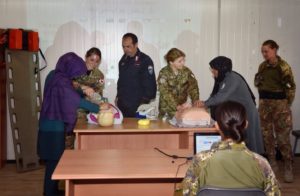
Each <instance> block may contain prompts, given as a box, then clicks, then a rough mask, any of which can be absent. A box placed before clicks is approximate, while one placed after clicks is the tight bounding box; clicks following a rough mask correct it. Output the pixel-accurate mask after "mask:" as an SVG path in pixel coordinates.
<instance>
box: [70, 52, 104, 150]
mask: <svg viewBox="0 0 300 196" xmlns="http://www.w3.org/2000/svg"><path fill="white" fill-rule="evenodd" d="M100 62H101V51H100V50H99V49H98V48H95V47H93V48H90V49H89V50H88V51H87V52H86V54H85V64H86V67H87V70H88V72H87V74H86V75H84V76H81V77H79V78H76V80H74V81H73V86H74V87H75V88H76V89H77V91H78V92H79V93H80V94H81V96H83V97H86V98H87V99H89V96H91V95H93V93H95V92H96V93H98V94H100V95H101V96H103V89H104V74H103V73H102V72H101V71H100V70H99V69H98V66H99V64H100ZM87 112H88V111H87V110H84V109H81V108H80V109H78V110H77V119H78V120H83V121H86V115H87ZM66 148H67V149H73V148H74V135H73V134H72V135H67V136H66Z"/></svg>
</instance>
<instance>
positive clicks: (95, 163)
mask: <svg viewBox="0 0 300 196" xmlns="http://www.w3.org/2000/svg"><path fill="white" fill-rule="evenodd" d="M165 152H167V153H169V154H176V155H179V156H191V154H190V152H189V151H188V150H165ZM185 162H186V160H185V159H172V158H170V157H167V156H165V155H163V154H161V153H160V152H158V151H156V150H155V149H147V150H66V151H65V152H64V154H63V155H62V158H61V159H60V161H59V163H58V166H57V167H56V169H55V171H54V173H53V175H52V178H53V179H56V180H64V179H65V180H76V179H103V180H111V179H172V178H173V179H174V178H183V177H184V175H185V172H186V170H187V167H188V163H187V164H183V163H185ZM180 164H183V165H182V166H180V167H179V170H178V174H177V175H176V172H177V169H178V166H179V165H180Z"/></svg>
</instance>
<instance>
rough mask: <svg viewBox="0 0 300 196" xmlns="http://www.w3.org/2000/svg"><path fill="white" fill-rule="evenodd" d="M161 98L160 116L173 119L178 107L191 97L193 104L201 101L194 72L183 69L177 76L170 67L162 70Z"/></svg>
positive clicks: (160, 73)
mask: <svg viewBox="0 0 300 196" xmlns="http://www.w3.org/2000/svg"><path fill="white" fill-rule="evenodd" d="M157 83H158V90H159V93H160V97H159V116H160V117H163V116H164V115H165V114H168V116H169V117H173V116H174V115H175V112H176V110H177V109H176V107H177V106H178V105H181V104H183V103H185V102H186V101H187V98H188V96H190V98H191V100H192V102H194V101H196V100H198V99H199V88H198V82H197V80H196V78H195V76H194V74H193V73H192V71H191V70H190V69H189V68H187V67H183V69H182V70H178V73H177V74H175V73H174V72H173V70H172V68H171V67H170V66H169V65H168V66H166V67H164V68H162V69H161V70H160V72H159V76H158V79H157Z"/></svg>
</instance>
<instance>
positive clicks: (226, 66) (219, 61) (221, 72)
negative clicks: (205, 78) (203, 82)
mask: <svg viewBox="0 0 300 196" xmlns="http://www.w3.org/2000/svg"><path fill="white" fill-rule="evenodd" d="M209 65H210V67H211V68H212V69H215V70H217V71H218V77H216V78H215V84H214V88H213V90H212V92H211V95H210V96H214V95H215V94H217V93H218V92H219V89H220V84H221V83H222V82H223V80H224V79H225V76H226V73H228V72H232V61H231V59H230V58H227V57H225V56H218V57H216V58H214V59H213V60H211V61H210V62H209ZM234 73H236V74H238V75H239V76H240V77H241V78H242V79H243V80H244V82H245V83H246V85H247V87H248V90H249V92H250V94H251V98H252V100H253V103H254V104H256V103H255V96H254V94H253V92H252V91H251V89H250V87H249V85H248V83H247V81H246V80H245V78H244V77H243V76H242V75H240V74H239V73H237V72H235V71H234ZM210 109H211V115H212V117H213V118H214V113H215V112H214V111H215V109H216V106H213V107H211V108H210Z"/></svg>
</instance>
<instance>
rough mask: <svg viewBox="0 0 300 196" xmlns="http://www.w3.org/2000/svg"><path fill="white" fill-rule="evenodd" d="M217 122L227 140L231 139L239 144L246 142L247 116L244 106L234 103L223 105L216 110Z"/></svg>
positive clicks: (228, 102)
mask: <svg viewBox="0 0 300 196" xmlns="http://www.w3.org/2000/svg"><path fill="white" fill-rule="evenodd" d="M216 121H217V123H218V125H219V127H220V130H221V131H222V133H223V134H224V136H225V138H230V139H232V140H234V141H235V142H237V143H241V142H242V141H244V139H245V135H244V130H245V129H246V125H247V114H246V109H245V107H244V106H243V105H242V104H240V103H238V102H234V101H226V102H223V103H221V104H220V105H219V106H218V108H217V110H216Z"/></svg>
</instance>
